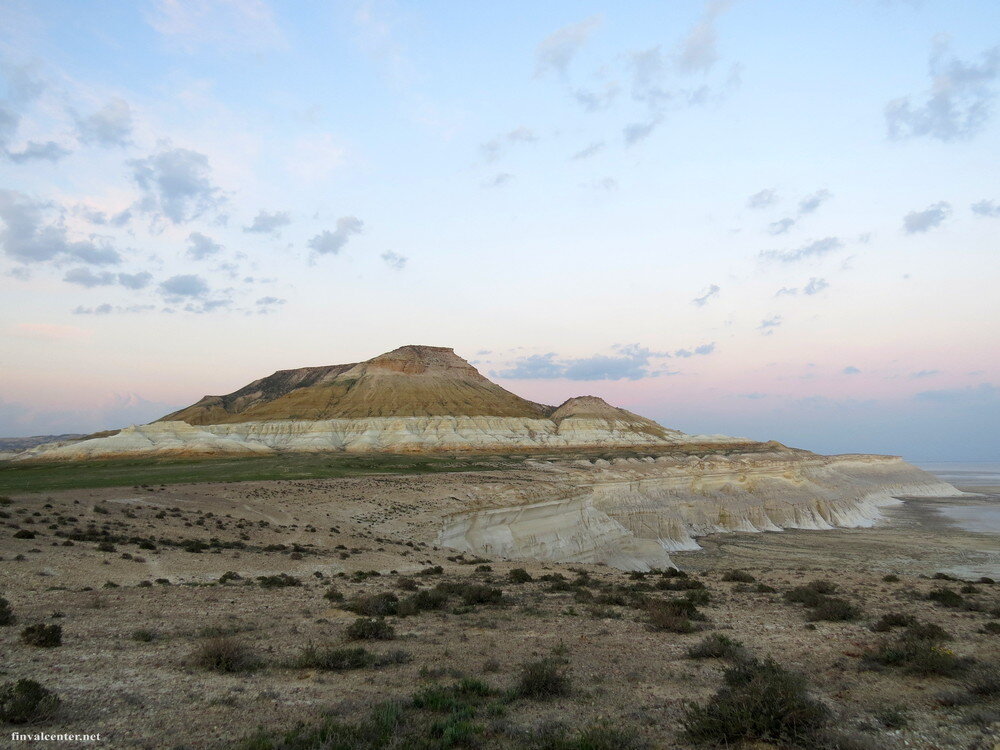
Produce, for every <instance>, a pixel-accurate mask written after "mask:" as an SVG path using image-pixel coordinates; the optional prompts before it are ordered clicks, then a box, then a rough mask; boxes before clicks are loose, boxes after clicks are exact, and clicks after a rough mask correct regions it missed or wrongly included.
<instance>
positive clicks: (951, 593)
mask: <svg viewBox="0 0 1000 750" xmlns="http://www.w3.org/2000/svg"><path fill="white" fill-rule="evenodd" d="M927 601H930V602H936V603H937V604H940V605H941V606H942V607H961V606H962V605H964V604H965V598H964V597H963V596H962V595H961V594H959V593H958V592H957V591H955V590H954V589H949V588H945V587H939V588H936V589H933V590H932V591H930V592H929V593H928V594H927Z"/></svg>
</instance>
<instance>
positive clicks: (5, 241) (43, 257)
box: [0, 189, 121, 265]
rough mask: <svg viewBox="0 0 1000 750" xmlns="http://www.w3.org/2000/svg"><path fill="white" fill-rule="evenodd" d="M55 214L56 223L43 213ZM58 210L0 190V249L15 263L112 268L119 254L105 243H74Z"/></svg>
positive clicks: (19, 194)
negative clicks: (68, 263)
mask: <svg viewBox="0 0 1000 750" xmlns="http://www.w3.org/2000/svg"><path fill="white" fill-rule="evenodd" d="M52 210H56V211H58V214H59V215H58V217H57V219H56V221H54V222H50V221H47V216H46V214H47V213H48V212H50V211H52ZM63 213H64V211H63V210H62V209H61V208H58V207H56V206H54V205H53V204H51V203H42V202H39V201H34V200H31V199H30V198H28V197H27V196H26V195H24V194H23V193H19V192H17V191H14V190H2V189H0V219H2V220H3V223H4V228H3V231H0V248H2V249H3V251H4V253H5V254H6V255H7V256H9V257H10V258H12V259H13V260H15V261H17V262H18V263H39V262H44V261H54V260H55V261H57V260H65V259H75V260H77V261H81V262H83V263H92V264H94V265H115V264H117V263H120V262H121V255H120V254H119V253H118V251H117V250H115V249H114V248H113V247H112V246H111V245H110V244H108V242H107V241H105V240H100V241H98V240H94V239H90V240H89V241H82V240H81V241H74V240H70V239H69V238H68V236H67V233H66V227H65V226H64V225H63V223H62V214H63Z"/></svg>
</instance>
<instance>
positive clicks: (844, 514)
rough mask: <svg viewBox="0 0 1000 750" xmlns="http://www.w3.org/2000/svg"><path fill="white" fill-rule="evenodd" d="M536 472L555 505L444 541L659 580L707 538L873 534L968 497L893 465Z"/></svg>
mask: <svg viewBox="0 0 1000 750" xmlns="http://www.w3.org/2000/svg"><path fill="white" fill-rule="evenodd" d="M534 466H535V468H536V469H537V470H539V471H544V472H546V473H547V474H550V475H551V477H550V481H549V482H547V483H546V485H545V486H546V488H547V489H546V491H547V492H549V493H551V494H552V495H555V496H556V497H554V498H553V499H550V500H545V499H542V498H540V497H539V496H538V495H537V493H533V495H532V496H529V497H524V498H522V500H523V501H522V502H520V503H518V502H516V501H515V502H513V503H511V498H509V497H508V498H506V500H505V502H506V503H508V504H506V505H505V507H497V508H484V509H480V510H475V511H470V512H467V513H459V514H456V515H454V516H452V517H451V518H449V519H448V520H447V521H446V522H445V524H444V527H443V529H442V531H441V533H440V535H439V537H438V542H439V543H440V544H442V545H444V546H448V547H453V548H455V549H460V550H464V551H468V552H474V553H476V554H480V555H484V556H491V555H495V556H502V557H508V558H518V557H524V558H535V559H548V560H553V561H559V562H605V563H607V564H608V565H612V566H614V567H619V568H623V569H626V570H649V569H651V568H661V567H665V566H669V565H670V562H669V552H670V551H674V550H693V549H699V547H698V543H697V541H696V539H697V537H699V536H704V535H706V534H713V533H724V532H735V531H743V532H763V531H781V530H782V529H832V528H836V527H858V526H870V525H872V524H874V523H875V522H876V521H877V520H878V519H879V518H880V509H881V508H882V507H884V506H886V505H890V504H893V503H897V502H899V500H898V499H897V498H898V497H901V496H941V497H946V496H949V495H957V494H961V493H960V492H958V490H956V489H955V488H954V487H952V486H951V485H949V484H947V483H944V482H941V481H940V480H938V479H937V478H936V477H934V476H933V475H931V474H928V473H926V472H924V471H921V470H920V469H917V468H916V467H914V466H911V465H910V464H907V463H906V462H905V461H903V460H902V459H900V458H896V457H891V456H861V455H857V456H816V455H813V454H808V453H805V452H801V451H793V450H787V451H774V452H771V453H758V454H733V455H730V456H712V457H710V458H698V457H694V456H692V457H687V458H679V457H666V456H661V457H658V458H654V457H647V458H645V459H636V458H632V459H616V460H615V461H613V462H610V463H609V462H607V461H576V462H573V463H572V464H571V465H570V464H566V465H561V464H558V463H548V464H545V463H540V462H535V463H534ZM484 502H485V498H484Z"/></svg>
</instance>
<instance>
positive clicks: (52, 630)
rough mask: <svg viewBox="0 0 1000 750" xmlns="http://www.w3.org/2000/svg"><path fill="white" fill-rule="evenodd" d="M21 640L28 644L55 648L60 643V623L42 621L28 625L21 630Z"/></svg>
mask: <svg viewBox="0 0 1000 750" xmlns="http://www.w3.org/2000/svg"><path fill="white" fill-rule="evenodd" d="M21 640H22V641H23V642H24V643H26V644H27V645H29V646H38V647H39V648H55V647H56V646H61V645H62V625H57V624H54V623H53V624H51V625H46V624H45V623H43V622H40V623H36V624H35V625H29V626H28V627H26V628H25V629H24V630H22V631H21Z"/></svg>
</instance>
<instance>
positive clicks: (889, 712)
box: [875, 706, 910, 729]
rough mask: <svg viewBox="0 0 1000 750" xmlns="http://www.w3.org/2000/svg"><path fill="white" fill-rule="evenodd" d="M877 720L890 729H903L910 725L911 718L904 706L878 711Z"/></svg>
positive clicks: (876, 713)
mask: <svg viewBox="0 0 1000 750" xmlns="http://www.w3.org/2000/svg"><path fill="white" fill-rule="evenodd" d="M875 718H876V719H878V720H879V722H880V723H881V724H882V725H883V726H885V727H887V728H889V729H903V728H904V727H905V726H907V725H908V724H909V723H910V716H909V714H908V713H907V711H906V709H905V708H903V707H902V706H889V707H888V708H883V709H882V710H880V711H876V712H875Z"/></svg>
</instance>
